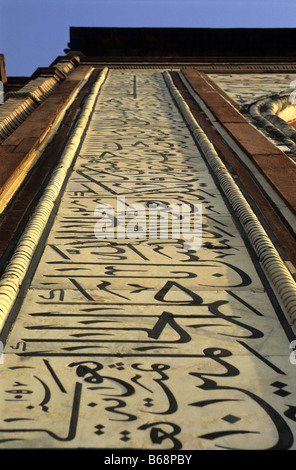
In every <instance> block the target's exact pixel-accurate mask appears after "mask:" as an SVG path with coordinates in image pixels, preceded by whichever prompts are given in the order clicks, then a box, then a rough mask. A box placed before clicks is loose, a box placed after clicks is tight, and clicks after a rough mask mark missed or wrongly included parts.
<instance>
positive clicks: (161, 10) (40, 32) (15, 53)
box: [0, 0, 296, 76]
mask: <svg viewBox="0 0 296 470" xmlns="http://www.w3.org/2000/svg"><path fill="white" fill-rule="evenodd" d="M70 26H104V27H106V26H130V27H136V26H137V27H151V26H155V27H190V28H191V27H199V28H202V27H203V28H235V27H237V28H238V27H239V28H246V27H249V28H259V27H261V28H271V27H273V28H275V27H277V28H287V27H289V28H294V27H296V2H295V0H282V1H280V0H0V53H4V54H5V59H6V67H7V75H9V76H13V75H25V76H30V75H31V74H32V73H33V72H34V71H35V70H36V69H37V67H46V66H48V65H50V63H51V62H52V61H53V60H54V59H55V58H56V57H57V56H59V55H63V54H64V48H65V47H67V42H68V41H69V28H70Z"/></svg>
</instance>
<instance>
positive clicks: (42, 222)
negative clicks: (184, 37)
mask: <svg viewBox="0 0 296 470" xmlns="http://www.w3.org/2000/svg"><path fill="white" fill-rule="evenodd" d="M107 72H108V69H107V68H104V69H103V70H102V71H101V74H100V76H99V78H98V80H97V81H96V83H95V84H94V86H93V88H92V89H91V92H90V94H89V95H88V98H87V100H86V102H85V104H84V106H83V108H82V112H81V114H80V116H79V118H78V121H77V122H76V124H75V126H74V127H73V130H72V134H71V136H70V139H69V141H68V142H67V144H66V146H65V148H64V151H63V154H62V156H61V159H60V162H59V164H58V165H57V167H56V168H55V170H54V171H53V173H52V176H51V179H50V181H49V184H48V185H47V187H46V189H45V191H44V193H43V194H42V196H41V199H40V201H39V203H38V205H37V207H36V209H35V211H34V213H33V215H32V217H31V219H30V221H29V223H28V225H27V226H26V228H25V230H24V233H23V234H22V236H21V238H20V240H19V243H18V245H17V247H16V249H15V251H14V254H13V256H12V258H11V260H10V262H9V264H8V266H7V268H6V270H5V272H4V274H3V276H2V277H1V280H0V331H1V330H2V329H3V327H4V324H5V321H6V319H7V317H8V314H9V312H10V310H11V308H12V306H13V304H14V302H15V300H16V297H17V294H18V292H19V289H20V286H21V283H22V282H23V280H24V277H25V275H26V272H27V270H28V267H29V265H30V262H31V260H32V256H33V254H34V252H35V249H36V247H37V244H38V242H39V240H40V237H41V235H42V233H43V231H44V228H45V226H46V224H47V222H48V219H49V216H50V214H51V212H52V209H53V207H54V204H55V202H56V199H57V197H58V195H59V193H60V190H61V188H62V185H63V182H64V180H65V178H66V176H67V173H68V170H69V168H70V166H71V164H72V162H73V159H74V157H75V155H76V152H77V149H78V147H79V145H80V142H81V138H82V135H83V133H84V130H85V126H86V124H87V122H88V120H89V117H90V115H91V113H92V110H93V107H94V104H95V101H96V98H97V95H98V93H99V91H100V88H101V86H102V84H103V82H104V80H105V78H106V75H107Z"/></svg>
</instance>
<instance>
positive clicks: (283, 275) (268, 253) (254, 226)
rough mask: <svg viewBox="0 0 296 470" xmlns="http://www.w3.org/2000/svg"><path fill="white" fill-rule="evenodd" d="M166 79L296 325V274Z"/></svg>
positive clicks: (173, 87)
mask: <svg viewBox="0 0 296 470" xmlns="http://www.w3.org/2000/svg"><path fill="white" fill-rule="evenodd" d="M164 78H165V81H166V83H167V86H168V88H169V90H170V91H171V94H172V96H173V98H174V100H175V102H176V103H177V105H178V107H179V109H180V111H181V112H182V114H183V116H184V118H185V120H186V122H187V124H188V125H189V127H190V129H191V132H192V134H193V136H194V138H195V139H196V142H197V144H198V145H199V146H200V148H201V149H202V151H203V153H204V155H205V156H206V158H207V160H208V163H209V164H210V166H211V168H212V170H213V172H214V174H215V175H216V177H217V178H218V180H219V182H220V185H221V188H222V189H223V191H224V193H225V195H226V197H227V199H228V200H229V202H230V204H231V206H232V208H233V210H234V211H235V213H236V214H237V216H238V218H239V220H240V222H241V224H242V226H243V228H244V230H245V232H246V234H247V236H248V238H249V240H250V243H251V244H252V246H253V248H254V250H255V252H256V254H257V256H258V259H259V262H260V264H261V265H262V267H263V269H264V271H265V273H266V275H267V277H268V279H269V281H270V283H271V285H272V286H273V288H274V290H275V292H276V294H277V295H278V297H279V300H280V301H281V302H282V304H283V306H284V308H285V310H286V312H287V314H288V316H289V317H290V319H291V321H292V324H293V325H294V326H296V285H295V281H294V279H293V277H292V276H291V274H290V272H289V270H288V269H287V267H286V266H285V264H284V262H283V260H282V259H281V257H280V256H279V254H278V252H277V250H276V248H275V247H274V245H273V243H272V242H271V240H270V238H269V237H268V235H267V233H266V232H265V230H264V229H263V227H262V225H261V223H260V221H259V220H258V218H257V217H256V215H255V214H254V212H253V210H252V209H251V207H250V206H249V204H248V202H247V201H246V199H245V198H244V196H243V195H242V193H241V191H240V190H239V188H238V186H237V185H236V184H235V182H234V180H233V178H232V177H231V175H230V173H229V172H228V170H227V168H226V167H225V165H224V164H223V162H222V160H221V159H220V158H219V156H218V154H217V152H216V150H215V148H214V146H213V144H212V143H211V142H210V140H209V139H208V137H207V136H206V134H205V133H204V132H203V130H202V129H201V128H200V126H199V125H198V123H197V122H196V120H195V119H194V117H193V115H192V113H191V111H190V109H189V106H188V105H187V104H186V102H185V101H184V99H183V98H182V96H181V94H180V93H179V91H178V90H177V88H176V87H175V85H174V84H173V81H172V78H171V76H170V74H169V73H168V72H164Z"/></svg>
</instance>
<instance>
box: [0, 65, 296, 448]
mask: <svg viewBox="0 0 296 470" xmlns="http://www.w3.org/2000/svg"><path fill="white" fill-rule="evenodd" d="M196 205H199V208H200V211H201V214H202V218H201V224H200V225H199V226H198V230H199V235H200V236H201V244H200V246H199V248H196V249H194V248H192V249H188V247H187V248H186V247H184V241H186V237H185V233H188V231H189V232H190V231H191V232H190V233H191V234H192V233H193V230H197V228H196V227H195V225H194V222H193V220H192V219H186V217H185V216H184V214H183V213H182V215H180V214H181V212H180V209H181V208H182V207H186V208H187V209H189V214H191V215H192V213H193V211H194V208H195V207H196ZM151 208H153V209H155V208H156V209H157V211H156V216H155V219H154V220H155V221H156V225H155V226H154V229H155V231H154V232H153V233H152V235H153V236H152V235H151V232H149V230H148V229H149V227H150V226H152V225H151V224H150V226H149V223H151V212H149V210H151ZM171 208H173V210H171ZM104 210H105V212H104ZM106 214H107V215H106ZM104 217H105V219H104ZM233 217H234V216H233V215H232V212H231V211H230V209H229V206H228V204H227V202H226V201H225V199H224V196H223V195H222V194H221V190H220V188H219V187H217V185H216V183H215V180H214V178H213V176H212V174H211V173H210V171H209V169H208V165H207V162H206V156H205V155H203V153H202V152H201V150H200V149H199V147H198V146H197V145H196V142H195V141H194V139H193V137H192V135H191V133H190V131H189V130H188V127H187V125H186V123H185V121H184V120H183V117H182V115H181V113H180V112H179V110H178V108H177V105H176V103H175V102H174V101H173V99H172V96H171V94H170V91H169V89H168V87H167V85H166V82H165V80H164V77H163V74H162V73H161V72H159V71H157V70H154V69H151V70H141V69H139V70H137V71H135V70H130V71H129V70H128V69H126V70H120V69H118V70H115V69H114V70H110V71H109V73H108V76H107V79H106V81H105V82H104V84H103V87H102V89H101V91H100V93H99V95H98V97H97V100H96V104H95V107H94V110H93V112H92V115H91V119H90V121H89V123H88V126H87V129H86V132H85V136H84V138H83V141H82V142H81V146H80V148H79V153H78V155H77V158H76V160H75V162H74V164H73V169H72V171H71V174H70V176H69V180H68V181H67V184H66V186H65V190H64V193H63V196H62V199H61V202H60V205H59V208H58V211H57V216H56V218H55V221H54V223H53V225H52V227H51V230H50V233H49V236H48V239H47V241H42V243H44V246H42V255H41V258H40V260H38V265H37V266H36V272H35V274H34V277H33V279H32V283H31V286H30V288H29V289H28V290H27V292H26V295H25V297H24V300H23V302H22V305H21V307H20V310H19V312H18V315H17V318H16V321H15V324H14V325H13V328H12V330H11V333H10V335H9V337H8V339H7V341H6V345H5V354H4V363H3V364H2V365H1V366H0V411H1V413H0V448H3V449H4V448H14V449H16V448H97V449H108V448H110V449H114V448H115V449H121V448H122V449H137V448H139V449H152V450H181V449H182V450H184V449H197V450H200V449H209V450H210V449H232V450H244V449H247V450H255V449H258V450H269V449H271V450H285V449H295V442H294V441H295V421H296V397H295V390H296V387H295V385H296V384H295V369H294V368H293V367H295V366H293V365H292V364H290V363H289V360H288V358H289V353H290V352H291V351H289V343H288V342H287V339H286V336H285V333H284V330H283V328H282V326H281V322H283V321H285V320H283V319H284V315H283V312H281V310H280V308H279V307H278V306H277V305H276V304H275V303H274V301H273V298H272V297H269V291H268V289H267V288H266V283H264V284H263V282H262V279H261V272H260V268H259V267H258V266H256V265H254V262H253V256H252V249H251V248H250V247H249V246H247V245H246V244H245V241H244V238H243V237H242V233H241V231H240V230H241V229H240V226H239V224H238V222H237V220H236V219H234V218H233ZM167 220H168V223H167V227H166V228H167V231H166V232H162V235H163V236H161V232H160V228H161V227H163V224H164V222H165V221H167ZM102 221H105V222H104V223H105V225H104V231H102V232H101V233H100V236H98V231H95V227H98V225H96V224H98V222H100V223H101V222H102ZM176 221H178V222H179V223H180V224H181V222H182V223H183V224H184V225H183V226H182V227H181V225H180V229H181V228H182V229H183V228H184V231H182V230H180V231H179V232H178V231H176V229H175V225H174V224H175V223H176ZM127 228H129V230H127ZM186 230H187V232H186ZM195 235H196V233H195ZM40 251H41V250H40ZM33 261H34V260H33ZM34 262H35V261H34ZM36 263H37V262H36ZM287 330H288V327H287ZM285 357H287V360H286V361H285V360H284V359H283V358H285Z"/></svg>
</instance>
